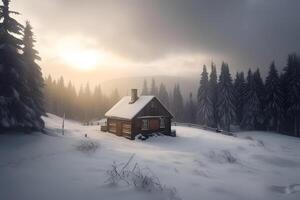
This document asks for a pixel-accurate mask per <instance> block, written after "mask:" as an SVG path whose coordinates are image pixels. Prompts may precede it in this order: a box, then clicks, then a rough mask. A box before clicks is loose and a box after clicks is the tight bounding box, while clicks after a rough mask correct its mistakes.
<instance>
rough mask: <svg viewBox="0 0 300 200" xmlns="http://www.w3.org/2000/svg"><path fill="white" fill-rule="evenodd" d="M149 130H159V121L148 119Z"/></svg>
mask: <svg viewBox="0 0 300 200" xmlns="http://www.w3.org/2000/svg"><path fill="white" fill-rule="evenodd" d="M149 128H150V130H153V131H156V130H159V120H158V119H150V120H149Z"/></svg>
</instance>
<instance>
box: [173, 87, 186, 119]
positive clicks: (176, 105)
mask: <svg viewBox="0 0 300 200" xmlns="http://www.w3.org/2000/svg"><path fill="white" fill-rule="evenodd" d="M172 103H173V104H172V110H173V114H174V117H175V120H176V121H177V122H182V120H183V118H184V112H183V111H184V106H183V97H182V94H181V91H180V86H179V84H176V85H175V87H174V91H173V102H172Z"/></svg>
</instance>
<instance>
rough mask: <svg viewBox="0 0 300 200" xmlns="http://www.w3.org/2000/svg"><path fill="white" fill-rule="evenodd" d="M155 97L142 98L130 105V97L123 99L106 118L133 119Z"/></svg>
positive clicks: (106, 114)
mask: <svg viewBox="0 0 300 200" xmlns="http://www.w3.org/2000/svg"><path fill="white" fill-rule="evenodd" d="M153 98H154V96H140V97H139V98H138V99H137V100H136V101H135V102H134V103H132V104H130V103H129V102H130V101H131V97H130V96H125V97H123V98H122V99H121V100H120V101H119V102H118V103H117V104H116V105H114V106H113V107H112V108H111V109H110V110H109V111H107V113H105V116H106V117H118V118H123V119H132V118H134V117H135V115H136V114H138V112H140V111H141V110H142V109H143V108H144V107H145V106H146V105H147V104H148V103H149V102H150V101H151V100H152V99H153Z"/></svg>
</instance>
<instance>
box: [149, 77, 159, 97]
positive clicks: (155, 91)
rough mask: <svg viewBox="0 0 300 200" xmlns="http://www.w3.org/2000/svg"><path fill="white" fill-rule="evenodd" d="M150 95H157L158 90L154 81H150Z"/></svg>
mask: <svg viewBox="0 0 300 200" xmlns="http://www.w3.org/2000/svg"><path fill="white" fill-rule="evenodd" d="M150 95H153V96H157V95H158V89H157V87H156V83H155V79H154V78H153V79H152V83H151V90H150Z"/></svg>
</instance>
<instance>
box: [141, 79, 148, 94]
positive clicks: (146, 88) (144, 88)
mask: <svg viewBox="0 0 300 200" xmlns="http://www.w3.org/2000/svg"><path fill="white" fill-rule="evenodd" d="M141 95H149V90H148V85H147V80H146V79H144V85H143V89H142V93H141Z"/></svg>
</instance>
